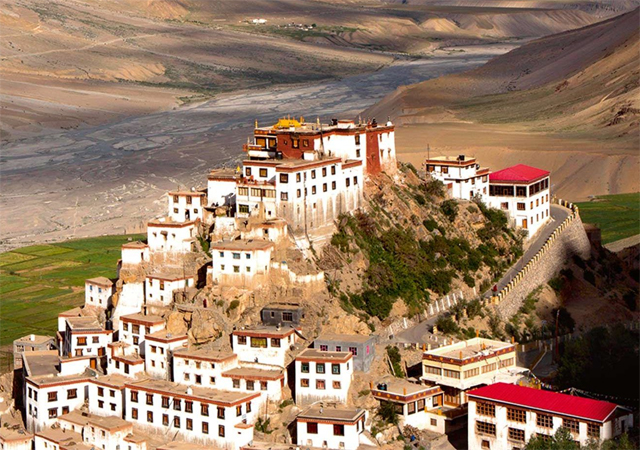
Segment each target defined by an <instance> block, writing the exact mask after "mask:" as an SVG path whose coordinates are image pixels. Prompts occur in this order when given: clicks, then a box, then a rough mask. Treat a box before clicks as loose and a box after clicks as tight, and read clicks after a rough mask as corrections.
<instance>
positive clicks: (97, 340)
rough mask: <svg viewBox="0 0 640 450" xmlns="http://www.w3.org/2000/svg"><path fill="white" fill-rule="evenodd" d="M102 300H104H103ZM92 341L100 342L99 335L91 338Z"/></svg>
mask: <svg viewBox="0 0 640 450" xmlns="http://www.w3.org/2000/svg"><path fill="white" fill-rule="evenodd" d="M101 302H102V300H101ZM91 342H92V343H93V344H97V343H99V342H100V338H99V337H98V336H94V337H93V338H92V339H91Z"/></svg>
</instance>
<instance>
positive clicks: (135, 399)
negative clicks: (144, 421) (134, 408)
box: [131, 391, 138, 403]
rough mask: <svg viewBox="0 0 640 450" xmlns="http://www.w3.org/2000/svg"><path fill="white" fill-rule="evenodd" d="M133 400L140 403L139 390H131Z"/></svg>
mask: <svg viewBox="0 0 640 450" xmlns="http://www.w3.org/2000/svg"><path fill="white" fill-rule="evenodd" d="M131 401H132V402H133V403H138V391H131Z"/></svg>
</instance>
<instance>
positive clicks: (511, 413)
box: [0, 118, 632, 450]
mask: <svg viewBox="0 0 640 450" xmlns="http://www.w3.org/2000/svg"><path fill="white" fill-rule="evenodd" d="M243 150H244V152H245V153H246V157H245V159H244V160H243V161H242V164H241V165H239V166H238V167H237V168H235V169H231V168H222V169H215V170H212V171H211V173H210V174H209V175H208V178H207V186H206V188H203V189H193V190H180V189H177V190H175V191H172V192H169V193H168V194H167V199H168V210H167V213H166V215H164V216H162V217H158V218H154V219H153V220H151V221H149V223H148V226H147V240H146V242H145V243H143V242H129V243H127V244H125V245H123V246H122V257H121V260H120V262H119V264H118V277H117V279H114V280H110V279H107V278H104V277H99V278H92V279H88V280H86V285H85V305H84V307H82V308H75V309H73V310H70V311H67V312H64V313H62V314H60V315H59V318H58V332H57V334H56V336H52V337H45V336H26V337H24V338H22V339H20V340H18V341H16V343H15V345H14V357H15V360H16V367H18V368H20V370H21V374H22V385H21V386H22V388H21V392H20V396H21V398H19V399H16V402H17V404H18V405H20V406H21V408H22V411H23V414H24V417H25V422H26V430H25V431H23V432H20V433H18V432H13V433H10V432H8V431H3V432H2V433H0V443H1V445H2V447H1V448H4V449H9V448H11V449H32V448H35V449H36V450H41V449H47V450H50V449H54V450H63V449H67V450H85V449H86V450H89V449H103V450H118V449H119V450H147V449H150V450H151V449H160V450H163V449H177V448H180V449H204V448H220V449H228V450H240V449H265V450H266V449H267V448H268V449H275V448H282V449H288V448H293V447H296V448H325V449H326V448H328V449H345V450H355V449H357V448H358V447H360V446H370V447H375V446H378V443H377V441H376V437H375V436H374V435H373V434H372V424H373V416H374V415H375V412H376V410H377V408H379V407H380V408H383V407H384V408H391V409H392V410H393V411H394V412H395V414H397V416H398V418H399V420H400V424H401V425H411V426H412V427H415V428H416V429H419V430H425V431H428V432H431V433H435V434H436V435H437V434H449V433H454V432H460V431H461V430H462V431H464V430H465V429H467V430H468V431H467V432H468V442H469V446H470V448H474V449H475V448H478V449H509V450H511V449H515V448H522V447H523V446H524V444H525V442H526V441H527V440H528V439H530V438H531V437H532V436H534V435H547V436H549V435H551V434H553V432H554V431H555V430H557V429H558V428H559V427H560V426H565V427H567V428H568V429H569V430H570V431H571V433H572V435H573V436H574V438H575V440H576V442H580V443H582V444H584V443H585V442H586V441H587V439H588V438H596V439H600V440H604V439H608V438H610V437H612V436H615V435H618V434H620V433H622V432H623V431H624V430H625V429H626V428H627V427H628V426H629V425H630V424H631V420H632V417H631V415H630V413H629V411H627V410H626V409H624V408H621V407H618V406H616V405H614V404H611V403H607V402H600V401H596V400H589V399H575V398H573V397H570V396H568V395H565V394H560V393H553V392H543V391H541V390H539V389H534V388H532V387H527V386H524V385H523V384H525V383H524V381H525V380H527V372H528V370H527V369H525V368H523V367H520V366H519V365H518V362H517V357H516V348H515V345H514V344H513V343H508V342H500V341H495V340H490V339H484V338H481V337H476V338H473V339H469V340H466V341H462V342H455V343H446V344H445V345H443V346H440V347H438V348H433V349H431V348H426V347H425V348H424V349H423V350H424V351H423V355H422V363H421V365H420V371H421V374H420V375H419V376H417V377H415V378H412V379H405V378H391V377H381V379H379V380H377V381H376V382H372V383H371V384H370V386H369V389H368V391H366V395H370V396H371V398H372V399H373V400H375V401H374V404H375V408H373V409H367V408H358V407H355V406H354V404H353V401H352V398H353V396H354V394H353V392H352V391H353V390H354V386H355V383H356V382H357V380H358V379H359V378H360V377H362V376H363V374H365V373H367V372H369V371H370V369H371V367H372V364H373V363H374V362H375V360H376V358H380V357H382V355H381V351H380V349H381V348H382V349H383V350H384V346H385V344H384V343H382V342H379V339H378V337H376V336H373V335H365V334H335V333H321V334H320V335H318V336H317V337H315V338H313V336H311V335H310V334H309V333H310V331H311V330H310V328H309V327H308V326H307V325H306V322H305V320H306V318H305V306H304V304H302V303H301V302H299V301H296V299H293V300H292V301H290V302H289V301H287V302H280V301H274V302H271V303H269V304H267V305H261V306H262V307H261V308H260V310H259V312H257V313H256V323H255V324H252V325H246V326H245V325H243V324H236V325H235V326H233V327H232V328H231V331H230V332H229V333H228V334H224V333H222V332H221V333H220V337H219V339H218V340H217V341H216V342H214V344H216V345H196V344H197V342H196V340H195V339H194V331H193V330H191V329H189V330H186V331H184V332H180V333H176V332H173V328H172V327H170V326H169V324H168V323H167V319H166V317H167V312H169V311H175V310H180V311H183V312H185V313H186V314H189V315H195V314H199V313H200V312H201V311H203V310H207V308H208V307H209V306H211V305H210V304H207V301H213V300H204V302H203V303H202V305H195V306H194V305H193V304H190V303H186V302H185V301H184V300H185V299H186V298H189V296H191V298H193V294H194V292H197V291H198V290H200V289H204V288H209V289H211V290H212V291H213V292H218V293H221V292H223V290H224V289H231V288H234V289H236V290H244V291H251V290H253V289H258V288H260V287H261V286H264V285H268V284H270V283H272V281H273V280H274V277H276V276H277V277H279V278H278V280H279V283H281V284H283V285H286V286H293V287H304V288H305V289H311V290H312V289H313V286H316V285H317V286H323V285H324V284H323V283H324V274H323V273H322V272H319V271H317V270H311V269H309V267H307V266H306V265H305V262H304V261H305V257H306V255H308V254H309V252H312V251H314V250H315V249H318V248H320V247H321V246H322V245H324V244H326V243H327V242H328V241H329V240H330V238H331V236H332V235H333V233H334V232H335V224H336V221H337V220H339V218H340V216H341V215H344V214H350V213H352V212H354V211H356V210H358V209H361V208H364V207H365V204H364V186H365V183H367V180H368V179H370V178H371V177H376V176H378V175H379V174H381V173H385V174H386V175H388V176H390V177H391V178H392V179H393V177H394V176H395V175H396V173H397V170H398V169H397V161H396V149H395V138H394V125H393V123H391V122H387V123H384V124H378V123H377V122H376V121H375V120H372V121H367V122H366V123H356V122H355V121H351V120H333V121H332V122H331V123H329V124H322V123H320V122H319V121H317V122H315V123H310V122H306V121H305V120H304V119H303V118H300V120H296V119H291V118H286V119H280V120H279V121H278V122H277V123H276V124H274V125H271V126H259V124H258V123H256V124H255V129H254V132H253V136H251V137H250V139H249V142H248V143H247V144H245V145H244V148H243ZM425 169H426V172H427V173H428V174H430V176H431V177H432V178H434V179H437V180H440V181H442V182H443V183H444V185H445V187H446V189H447V191H448V194H449V196H450V197H452V198H458V199H462V200H475V199H477V200H479V201H482V202H484V203H485V204H486V205H487V206H489V207H494V208H497V209H500V210H503V211H505V213H506V214H507V217H508V219H509V221H510V224H511V225H512V226H513V227H514V228H519V229H521V230H524V233H526V234H527V236H528V237H531V236H535V235H536V233H537V232H538V231H539V230H540V229H541V228H542V227H543V226H544V225H545V223H546V222H547V221H548V220H550V200H551V199H550V193H549V186H550V184H549V175H550V174H549V172H547V171H544V170H540V169H536V168H533V167H528V166H524V165H517V166H514V167H510V168H505V169H502V170H499V171H496V172H491V171H490V170H489V169H488V168H482V167H480V164H479V163H478V162H477V161H476V159H475V158H469V157H466V156H464V155H460V156H459V157H457V158H449V157H434V158H429V159H428V160H427V161H426V162H425ZM203 253H206V254H208V255H209V256H210V258H206V259H203V258H202V254H203ZM291 255H295V257H293V258H292V257H291ZM283 280H284V281H283ZM306 292H308V290H307V291H306ZM229 308H232V307H231V306H230V307H229ZM220 320H221V321H224V320H226V318H224V319H220ZM232 325H233V324H231V325H230V327H231V326H232ZM217 344H219V345H217ZM376 347H377V349H376ZM355 395H358V394H357V393H356V394H355ZM283 402H284V403H283ZM287 402H288V403H294V404H295V408H294V411H295V412H296V414H295V417H294V418H293V420H292V422H291V423H290V424H288V426H287V430H288V432H289V436H288V438H287V441H286V442H262V441H260V440H259V439H256V434H257V433H258V431H256V430H258V428H260V430H264V426H265V425H264V424H265V421H266V420H267V419H268V418H269V417H270V415H271V414H274V413H275V411H277V410H278V409H279V408H280V407H281V406H280V405H282V404H286V403H287ZM260 435H261V436H266V437H268V434H263V433H261V434H260Z"/></svg>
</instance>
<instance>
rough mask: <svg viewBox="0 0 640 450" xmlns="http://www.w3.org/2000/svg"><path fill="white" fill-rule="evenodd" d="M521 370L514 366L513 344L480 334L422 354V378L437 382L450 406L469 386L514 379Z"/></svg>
mask: <svg viewBox="0 0 640 450" xmlns="http://www.w3.org/2000/svg"><path fill="white" fill-rule="evenodd" d="M525 370H526V369H523V368H519V367H517V366H516V346H515V345H514V344H510V343H507V342H501V341H494V340H491V339H485V338H480V337H477V338H473V339H468V340H466V341H461V342H457V343H455V344H450V345H445V346H443V347H440V348H437V349H435V350H429V351H426V352H424V354H423V355H422V380H424V381H426V382H427V383H430V384H433V385H436V384H437V385H439V386H441V387H442V390H443V391H444V405H445V406H448V407H454V408H455V407H458V406H460V405H463V404H465V403H466V402H467V398H466V394H465V392H466V391H468V390H469V389H472V388H474V387H477V386H482V385H484V384H492V383H496V382H498V381H506V382H511V383H515V382H517V381H518V380H519V379H520V378H521V373H522V372H523V371H525Z"/></svg>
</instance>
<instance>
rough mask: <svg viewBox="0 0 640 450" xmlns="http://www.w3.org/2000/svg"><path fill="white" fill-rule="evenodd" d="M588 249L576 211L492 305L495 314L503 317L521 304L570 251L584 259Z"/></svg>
mask: <svg viewBox="0 0 640 450" xmlns="http://www.w3.org/2000/svg"><path fill="white" fill-rule="evenodd" d="M590 252H591V244H590V243H589V238H588V237H587V233H586V232H585V231H584V225H583V224H582V220H581V219H580V216H579V215H578V216H577V217H576V218H575V219H573V220H572V221H571V223H570V224H569V225H568V226H567V228H565V229H564V230H563V231H562V232H561V233H560V235H559V236H558V238H557V239H555V240H554V241H553V243H552V244H551V246H550V248H549V250H548V251H547V252H546V253H545V254H544V256H543V257H542V258H541V259H540V260H539V261H538V262H537V264H536V265H535V266H534V267H533V270H530V271H528V272H527V273H526V274H525V275H524V278H523V279H522V280H521V281H520V282H519V283H518V284H517V285H516V286H515V287H514V288H513V289H512V290H511V291H510V292H509V293H508V294H507V295H506V296H505V298H504V299H503V300H502V301H501V302H500V303H499V304H498V305H497V306H496V310H497V312H498V314H499V315H500V316H501V317H502V318H504V319H506V318H509V317H511V316H513V315H514V314H515V313H516V312H517V311H518V309H519V308H520V306H522V302H523V301H524V299H525V298H526V296H527V295H528V294H529V292H531V291H533V290H534V289H535V288H536V287H538V286H540V285H543V284H546V283H547V282H549V280H551V278H553V277H554V276H555V275H556V274H557V273H558V271H560V269H561V268H562V266H563V265H564V264H565V262H566V261H567V260H568V259H570V258H571V257H572V256H573V255H578V256H580V257H581V258H583V259H587V258H589V255H590Z"/></svg>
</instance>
